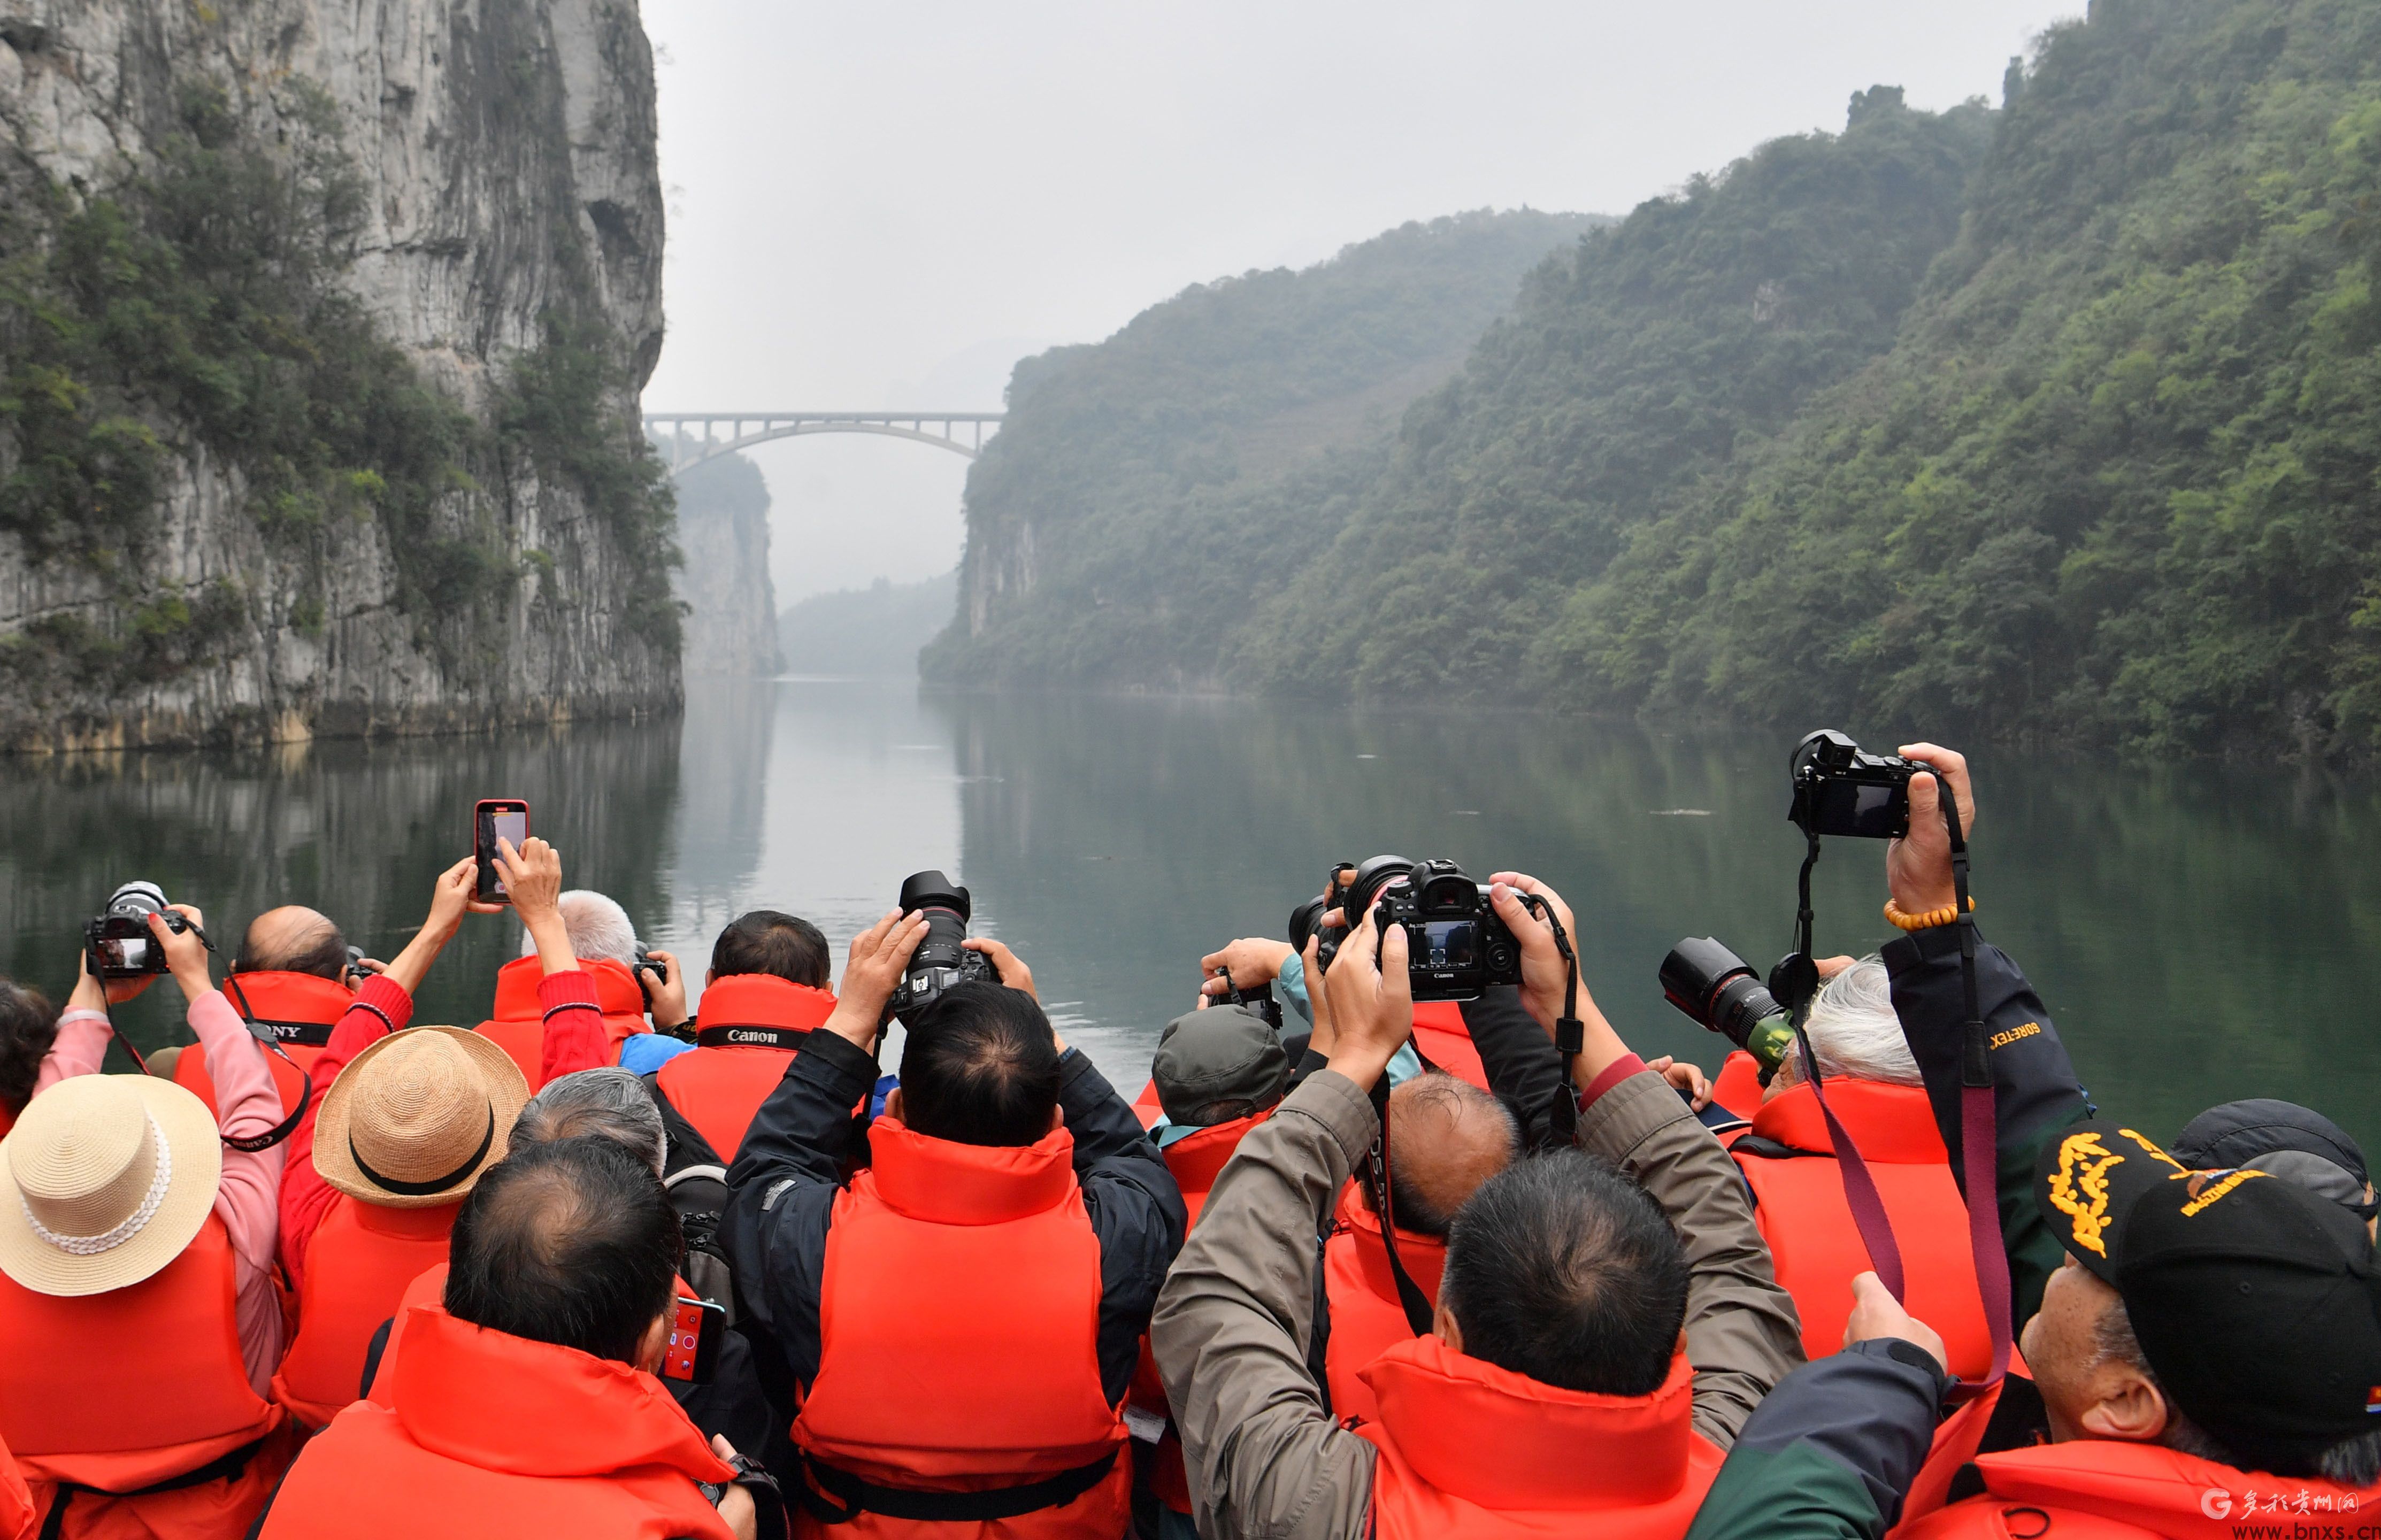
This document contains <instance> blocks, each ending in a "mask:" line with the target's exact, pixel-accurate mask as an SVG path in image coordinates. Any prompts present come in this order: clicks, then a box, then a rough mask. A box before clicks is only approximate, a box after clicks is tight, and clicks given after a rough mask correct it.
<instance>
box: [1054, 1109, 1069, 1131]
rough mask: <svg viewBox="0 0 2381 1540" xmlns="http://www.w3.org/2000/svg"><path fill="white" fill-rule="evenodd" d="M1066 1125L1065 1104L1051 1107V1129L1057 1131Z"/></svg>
mask: <svg viewBox="0 0 2381 1540" xmlns="http://www.w3.org/2000/svg"><path fill="white" fill-rule="evenodd" d="M1066 1126H1067V1109H1066V1108H1065V1107H1063V1106H1054V1107H1052V1108H1051V1109H1050V1131H1051V1132H1052V1133H1056V1132H1057V1131H1059V1130H1060V1129H1063V1128H1065V1127H1066Z"/></svg>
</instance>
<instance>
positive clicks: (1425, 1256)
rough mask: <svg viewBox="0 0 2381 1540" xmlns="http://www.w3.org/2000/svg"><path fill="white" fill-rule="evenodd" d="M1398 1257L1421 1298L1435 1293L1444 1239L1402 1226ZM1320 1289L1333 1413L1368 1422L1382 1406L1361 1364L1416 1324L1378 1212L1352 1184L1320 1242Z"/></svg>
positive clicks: (1443, 1264) (1408, 1337)
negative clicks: (1325, 1309)
mask: <svg viewBox="0 0 2381 1540" xmlns="http://www.w3.org/2000/svg"><path fill="white" fill-rule="evenodd" d="M1398 1260H1399V1261H1400V1262H1402V1263H1404V1264H1405V1268H1406V1273H1407V1276H1409V1277H1411V1278H1412V1279H1413V1280H1414V1283H1415V1286H1416V1287H1418V1288H1420V1289H1422V1294H1423V1296H1424V1297H1425V1298H1427V1299H1433V1300H1435V1299H1436V1298H1438V1275H1439V1273H1440V1271H1441V1270H1442V1269H1444V1268H1445V1267H1446V1266H1447V1242H1446V1241H1442V1240H1439V1239H1438V1238H1436V1237H1435V1236H1428V1235H1416V1234H1414V1233H1413V1231H1411V1230H1408V1229H1400V1230H1398ZM1323 1292H1324V1299H1325V1302H1326V1303H1327V1304H1328V1306H1329V1309H1330V1312H1331V1336H1330V1338H1329V1339H1328V1340H1327V1341H1325V1343H1324V1347H1323V1368H1324V1372H1325V1375H1326V1376H1327V1377H1328V1378H1329V1380H1330V1382H1331V1414H1332V1415H1333V1416H1335V1417H1343V1418H1344V1417H1361V1418H1363V1419H1364V1420H1366V1421H1368V1422H1369V1421H1371V1420H1372V1419H1373V1418H1374V1417H1377V1416H1378V1415H1380V1412H1379V1409H1378V1408H1377V1407H1375V1406H1374V1403H1373V1390H1372V1387H1371V1386H1370V1385H1369V1384H1368V1383H1367V1382H1366V1380H1365V1378H1364V1370H1365V1369H1366V1368H1367V1367H1368V1366H1369V1365H1370V1364H1371V1363H1372V1362H1373V1361H1374V1359H1376V1358H1378V1357H1380V1356H1381V1354H1382V1353H1384V1352H1386V1351H1388V1350H1389V1349H1391V1348H1393V1347H1395V1346H1397V1345H1398V1343H1400V1342H1405V1341H1410V1340H1411V1339H1412V1338H1413V1335H1414V1330H1413V1326H1411V1325H1410V1323H1409V1322H1408V1321H1407V1320H1406V1312H1405V1306H1404V1305H1402V1304H1400V1303H1399V1302H1398V1285H1397V1280H1396V1278H1395V1277H1394V1276H1393V1275H1392V1274H1391V1273H1390V1272H1389V1248H1388V1247H1387V1245H1386V1244H1385V1243H1384V1242H1383V1241H1382V1240H1381V1221H1380V1216H1377V1215H1375V1214H1374V1212H1373V1211H1372V1209H1371V1208H1370V1207H1368V1206H1366V1204H1365V1203H1364V1200H1363V1198H1362V1197H1361V1195H1359V1193H1358V1192H1357V1190H1356V1184H1355V1183H1354V1182H1349V1184H1348V1185H1347V1186H1346V1187H1345V1188H1343V1189H1341V1191H1340V1193H1339V1213H1338V1223H1337V1226H1336V1227H1334V1228H1333V1231H1332V1235H1331V1239H1330V1240H1329V1241H1325V1242H1324V1245H1323Z"/></svg>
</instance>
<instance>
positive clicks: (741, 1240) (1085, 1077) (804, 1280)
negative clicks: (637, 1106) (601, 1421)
mask: <svg viewBox="0 0 2381 1540" xmlns="http://www.w3.org/2000/svg"><path fill="white" fill-rule="evenodd" d="M1058 1067H1059V1074H1060V1077H1061V1079H1060V1082H1059V1088H1058V1106H1059V1107H1060V1108H1061V1109H1062V1110H1063V1111H1064V1113H1065V1115H1066V1119H1067V1129H1068V1132H1070V1133H1072V1134H1073V1135H1074V1139H1075V1179H1076V1180H1077V1181H1078V1182H1079V1183H1081V1187H1082V1192H1083V1206H1084V1208H1085V1209H1086V1210H1087V1211H1088V1212H1089V1214H1090V1216H1091V1221H1092V1230H1093V1234H1094V1235H1096V1236H1097V1237H1098V1239H1099V1243H1100V1329H1099V1357H1100V1383H1101V1386H1102V1387H1103V1388H1104V1389H1105V1391H1106V1394H1107V1398H1108V1400H1109V1401H1110V1402H1111V1403H1114V1402H1119V1401H1122V1400H1123V1399H1124V1394H1125V1388H1126V1387H1127V1385H1128V1384H1129V1382H1130V1380H1131V1378H1132V1371H1133V1364H1134V1363H1135V1362H1136V1360H1137V1359H1138V1358H1139V1356H1140V1345H1141V1337H1142V1333H1143V1332H1145V1331H1147V1330H1148V1329H1149V1314H1150V1311H1151V1309H1152V1308H1153V1307H1154V1305H1155V1304H1156V1302H1157V1290H1158V1287H1159V1286H1160V1285H1161V1284H1163V1283H1164V1282H1165V1281H1166V1268H1168V1267H1170V1266H1172V1265H1173V1264H1174V1253H1176V1252H1178V1251H1179V1250H1181V1247H1182V1234H1183V1231H1184V1229H1185V1228H1187V1216H1186V1214H1185V1211H1184V1209H1183V1206H1182V1193H1181V1190H1180V1189H1178V1187H1176V1186H1175V1183H1174V1176H1173V1173H1172V1172H1170V1171H1168V1170H1167V1169H1166V1161H1165V1159H1164V1157H1162V1156H1161V1155H1159V1154H1158V1152H1157V1147H1156V1146H1155V1145H1154V1144H1153V1143H1150V1139H1149V1136H1148V1134H1147V1133H1146V1132H1144V1131H1142V1126H1141V1119H1140V1118H1136V1117H1135V1116H1133V1111H1132V1108H1131V1107H1130V1106H1127V1105H1126V1104H1125V1101H1124V1098H1123V1097H1121V1096H1118V1095H1117V1094H1116V1091H1115V1088H1114V1087H1112V1086H1110V1085H1109V1084H1108V1082H1107V1081H1106V1080H1105V1078H1103V1077H1102V1076H1101V1074H1100V1072H1099V1070H1098V1069H1095V1068H1093V1064H1092V1061H1091V1060H1090V1059H1088V1058H1085V1057H1083V1056H1082V1055H1081V1053H1079V1052H1077V1051H1076V1050H1074V1049H1072V1048H1069V1049H1068V1050H1067V1053H1066V1055H1065V1056H1064V1057H1061V1058H1060V1059H1059V1061H1058ZM876 1073H877V1069H876V1061H875V1059H874V1058H873V1057H870V1056H869V1055H868V1054H867V1053H865V1052H863V1051H861V1049H859V1048H857V1047H854V1046H853V1045H851V1044H850V1043H849V1042H847V1041H845V1040H844V1039H843V1038H840V1037H838V1036H836V1034H835V1033H830V1032H824V1031H820V1032H813V1033H811V1034H810V1037H809V1038H808V1040H806V1041H805V1042H804V1043H803V1045H802V1049H801V1052H800V1053H799V1054H797V1055H795V1056H794V1059H793V1062H792V1063H790V1064H789V1065H788V1066H787V1067H786V1077H785V1079H784V1080H782V1081H780V1082H778V1084H777V1088H776V1089H775V1091H773V1092H771V1093H770V1094H769V1099H768V1100H767V1101H765V1102H763V1103H762V1104H761V1110H760V1112H759V1114H758V1115H757V1116H755V1117H754V1118H753V1119H752V1126H751V1130H750V1131H747V1132H746V1134H745V1136H744V1145H743V1148H742V1150H741V1151H740V1152H739V1154H738V1155H737V1156H736V1164H735V1165H734V1166H732V1167H729V1169H728V1172H727V1186H728V1200H727V1215H726V1216H725V1217H724V1218H723V1219H722V1221H721V1223H720V1228H719V1236H720V1240H721V1241H723V1242H725V1244H726V1247H727V1256H728V1261H729V1263H730V1265H732V1266H733V1268H734V1269H735V1274H736V1288H737V1293H738V1294H739V1298H740V1304H739V1320H738V1325H739V1327H740V1328H741V1329H742V1330H743V1331H744V1332H745V1334H746V1335H747V1336H748V1337H750V1338H751V1340H752V1343H753V1346H754V1348H755V1349H756V1351H758V1352H759V1354H760V1357H761V1383H762V1386H763V1388H764V1389H766V1390H767V1391H768V1393H769V1397H770V1399H771V1400H772V1401H773V1402H774V1403H775V1405H776V1407H777V1409H778V1412H779V1414H780V1415H782V1416H790V1415H791V1414H792V1412H793V1409H794V1406H795V1401H796V1397H795V1396H794V1394H793V1392H794V1389H795V1387H807V1386H809V1385H810V1384H811V1383H812V1381H814V1380H815V1379H816V1378H817V1377H818V1366H819V1284H820V1279H821V1278H822V1277H824V1273H825V1267H826V1233H827V1227H828V1225H829V1223H830V1222H831V1220H832V1218H833V1211H834V1206H835V1199H836V1192H837V1191H838V1190H839V1189H840V1187H841V1185H842V1183H843V1179H844V1177H845V1174H846V1167H847V1166H848V1165H849V1164H851V1162H850V1161H849V1160H847V1158H846V1157H847V1156H848V1155H861V1156H863V1157H864V1154H865V1144H864V1139H865V1135H864V1134H862V1133H860V1132H859V1131H857V1130H856V1129H855V1127H854V1125H853V1123H852V1118H851V1109H852V1107H853V1106H856V1105H858V1104H859V1102H860V1100H861V1097H862V1096H864V1095H865V1094H867V1093H868V1091H869V1089H870V1088H871V1087H872V1086H873V1085H874V1083H875V1082H876ZM950 1288H951V1296H950V1308H952V1309H953V1310H962V1311H963V1310H966V1309H967V1308H968V1283H967V1280H966V1279H964V1278H953V1279H951V1280H950ZM1044 1369H1045V1366H1044V1365H1041V1364H1033V1363H1020V1364H1019V1365H1018V1373H1019V1375H1035V1374H1040V1373H1043V1372H1044Z"/></svg>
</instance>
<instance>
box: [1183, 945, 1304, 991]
mask: <svg viewBox="0 0 2381 1540" xmlns="http://www.w3.org/2000/svg"><path fill="white" fill-rule="evenodd" d="M1293 955H1294V954H1293V953H1292V952H1291V951H1290V948H1289V943H1288V942H1287V941H1272V940H1268V939H1266V938H1265V937H1264V936H1261V935H1247V936H1242V937H1241V938H1240V939H1239V940H1238V941H1235V942H1233V943H1231V944H1230V945H1229V946H1227V947H1225V948H1224V949H1223V950H1222V951H1220V952H1209V953H1208V954H1207V955H1206V956H1205V957H1203V958H1201V959H1199V972H1201V973H1202V974H1203V975H1206V977H1207V982H1206V983H1204V984H1201V985H1200V986H1199V989H1200V993H1202V994H1205V995H1224V994H1228V993H1229V991H1228V990H1227V988H1226V987H1225V983H1224V980H1223V979H1222V978H1221V977H1219V976H1216V970H1217V969H1222V970H1224V971H1225V972H1228V973H1229V974H1230V975H1231V982H1232V984H1236V985H1238V986H1239V988H1240V989H1242V990H1244V991H1245V990H1250V989H1254V988H1255V987H1256V986H1257V985H1259V984H1271V983H1272V982H1273V981H1274V980H1276V979H1277V978H1279V977H1280V976H1281V967H1282V964H1283V963H1285V962H1288V960H1289V959H1290V958H1291V957H1292V956H1293Z"/></svg>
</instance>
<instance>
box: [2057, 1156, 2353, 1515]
mask: <svg viewBox="0 0 2381 1540" xmlns="http://www.w3.org/2000/svg"><path fill="white" fill-rule="evenodd" d="M2034 1198H2035V1202H2036V1204H2037V1205H2038V1206H2039V1207H2040V1209H2041V1211H2042V1214H2043V1216H2044V1217H2045V1219H2046V1220H2048V1221H2049V1223H2050V1225H2051V1228H2052V1229H2053V1230H2054V1232H2055V1233H2057V1236H2058V1237H2059V1240H2060V1241H2061V1242H2062V1243H2064V1244H2065V1246H2066V1247H2067V1250H2068V1253H2070V1255H2072V1256H2073V1257H2074V1258H2075V1260H2076V1261H2077V1262H2079V1263H2081V1264H2082V1265H2083V1266H2085V1267H2087V1268H2089V1269H2091V1271H2092V1272H2093V1273H2094V1274H2095V1275H2097V1276H2098V1277H2100V1278H2102V1279H2103V1280H2105V1281H2106V1282H2107V1283H2108V1284H2109V1285H2110V1286H2112V1287H2113V1288H2114V1289H2116V1290H2117V1292H2118V1295H2119V1296H2120V1297H2121V1298H2122V1299H2123V1300H2124V1302H2125V1313H2126V1314H2127V1316H2128V1317H2129V1318H2130V1319H2131V1324H2132V1328H2133V1336H2134V1338H2136V1339H2137V1340H2138V1341H2139V1342H2140V1343H2141V1346H2142V1355H2143V1358H2145V1359H2146V1360H2147V1361H2148V1363H2149V1366H2150V1368H2151V1370H2152V1372H2154V1373H2155V1375H2157V1377H2158V1383H2159V1384H2160V1385H2161V1386H2162V1387H2164V1388H2165V1390H2166V1392H2167V1395H2168V1396H2170V1397H2172V1398H2173V1400H2174V1403H2175V1405H2176V1406H2177V1407H2178V1408H2179V1409H2180V1411H2181V1412H2182V1413H2183V1415H2185V1416H2187V1417H2189V1418H2190V1419H2191V1420H2192V1422H2193V1423H2196V1424H2199V1426H2200V1427H2201V1428H2203V1429H2204V1430H2205V1431H2206V1432H2207V1433H2208V1434H2210V1435H2212V1436H2214V1437H2215V1438H2216V1440H2217V1441H2218V1442H2220V1443H2221V1444H2222V1445H2223V1446H2224V1447H2225V1448H2226V1449H2228V1451H2230V1452H2231V1453H2232V1454H2233V1455H2234V1456H2236V1457H2237V1458H2238V1459H2239V1460H2241V1461H2242V1462H2243V1463H2244V1464H2245V1465H2247V1466H2249V1467H2251V1468H2253V1469H2260V1470H2269V1469H2275V1468H2277V1467H2302V1466H2303V1465H2304V1464H2305V1463H2306V1461H2308V1460H2310V1459H2311V1458H2312V1457H2313V1456H2314V1454H2316V1453H2318V1452H2320V1451H2321V1450H2323V1449H2326V1448H2330V1447H2331V1446H2333V1445H2335V1444H2338V1443H2339V1442H2341V1441H2343V1440H2345V1439H2349V1438H2353V1437H2355V1436H2358V1435H2360V1434H2364V1433H2370V1432H2375V1431H2381V1270H2376V1268H2375V1265H2374V1258H2373V1245H2372V1241H2371V1239H2370V1238H2369V1237H2368V1236H2367V1235H2366V1233H2365V1229H2364V1226H2363V1223H2362V1222H2361V1221H2360V1220H2358V1219H2357V1218H2356V1216H2354V1215H2352V1214H2350V1213H2349V1212H2348V1211H2347V1210H2345V1209H2343V1208H2342V1207H2340V1206H2339V1205H2338V1204H2335V1203H2331V1202H2328V1201H2326V1200H2325V1199H2323V1198H2320V1197H2317V1196H2315V1195H2314V1194H2313V1193H2310V1192H2307V1191H2305V1190H2304V1189H2302V1188H2301V1187H2300V1186H2298V1185H2297V1184H2296V1183H2295V1182H2292V1181H2290V1180H2289V1179H2285V1178H2282V1177H2278V1176H2276V1175H2275V1174H2273V1173H2271V1172H2268V1171H2263V1170H2259V1169H2256V1168H2255V1167H2235V1168H2231V1169H2218V1170H2204V1171H2203V1170H2193V1169H2192V1168H2190V1167H2186V1166H2184V1165H2183V1164H2182V1163H2181V1162H2180V1161H2178V1160H2176V1159H2175V1158H2174V1157H2173V1156H2172V1155H2168V1154H2167V1152H2166V1151H2165V1150H2163V1149H2161V1148H2159V1147H2158V1145H2157V1144H2156V1143H2154V1142H2152V1141H2151V1140H2149V1139H2148V1138H2146V1137H2144V1136H2143V1135H2142V1134H2141V1133H2139V1132H2136V1131H2134V1130H2131V1129H2129V1128H2125V1127H2123V1126H2121V1125H2120V1124H2118V1123H2115V1122H2110V1121H2106V1120H2094V1121H2090V1122H2083V1123H2078V1124H2076V1125H2074V1126H2073V1127H2071V1128H2070V1129H2068V1130H2067V1131H2066V1132H2065V1133H2063V1134H2061V1135H2060V1136H2059V1137H2058V1138H2057V1139H2056V1140H2054V1141H2053V1142H2052V1143H2050V1144H2049V1145H2048V1146H2047V1147H2046V1148H2045V1150H2044V1151H2043V1155H2042V1157H2041V1159H2040V1161H2039V1162H2038V1163H2037V1165H2036V1167H2035V1183H2034Z"/></svg>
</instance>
